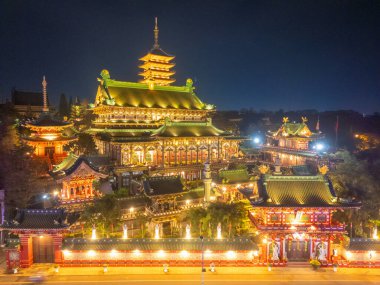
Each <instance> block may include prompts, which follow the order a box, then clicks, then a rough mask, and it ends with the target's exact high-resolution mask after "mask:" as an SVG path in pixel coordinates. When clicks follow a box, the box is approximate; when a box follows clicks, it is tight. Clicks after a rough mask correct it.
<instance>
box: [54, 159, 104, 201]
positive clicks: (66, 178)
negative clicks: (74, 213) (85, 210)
mask: <svg viewBox="0 0 380 285" xmlns="http://www.w3.org/2000/svg"><path fill="white" fill-rule="evenodd" d="M51 174H52V176H53V178H54V179H55V181H56V182H57V183H58V184H60V185H61V199H62V201H68V200H77V199H81V200H83V199H92V198H93V197H94V196H95V193H94V189H93V183H94V181H96V180H99V179H100V178H106V177H108V175H106V174H104V173H101V172H99V170H98V169H97V168H96V167H95V166H94V165H93V164H92V163H91V162H90V161H89V160H88V159H87V158H86V157H84V156H80V157H78V156H76V155H74V154H70V155H69V156H68V157H67V158H66V159H65V160H63V161H62V163H60V164H58V165H56V166H55V167H54V169H53V171H52V172H51Z"/></svg>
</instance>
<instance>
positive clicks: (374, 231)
mask: <svg viewBox="0 0 380 285" xmlns="http://www.w3.org/2000/svg"><path fill="white" fill-rule="evenodd" d="M372 238H373V239H378V238H379V237H378V236H377V226H375V227H374V228H373V233H372Z"/></svg>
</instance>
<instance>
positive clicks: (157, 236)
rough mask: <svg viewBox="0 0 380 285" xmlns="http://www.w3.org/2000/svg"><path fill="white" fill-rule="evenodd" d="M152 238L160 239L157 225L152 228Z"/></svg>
mask: <svg viewBox="0 0 380 285" xmlns="http://www.w3.org/2000/svg"><path fill="white" fill-rule="evenodd" d="M154 238H155V239H159V238H160V226H159V225H158V224H156V226H155V227H154Z"/></svg>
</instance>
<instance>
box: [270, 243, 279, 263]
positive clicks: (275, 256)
mask: <svg viewBox="0 0 380 285" xmlns="http://www.w3.org/2000/svg"><path fill="white" fill-rule="evenodd" d="M272 250H273V255H272V258H273V260H279V259H280V247H279V246H278V243H277V242H273V248H272Z"/></svg>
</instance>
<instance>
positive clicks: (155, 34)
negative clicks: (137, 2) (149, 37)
mask: <svg viewBox="0 0 380 285" xmlns="http://www.w3.org/2000/svg"><path fill="white" fill-rule="evenodd" d="M154 22H155V25H154V30H153V31H154V45H153V48H159V47H160V45H159V44H158V32H159V30H158V19H157V17H155V18H154Z"/></svg>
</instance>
